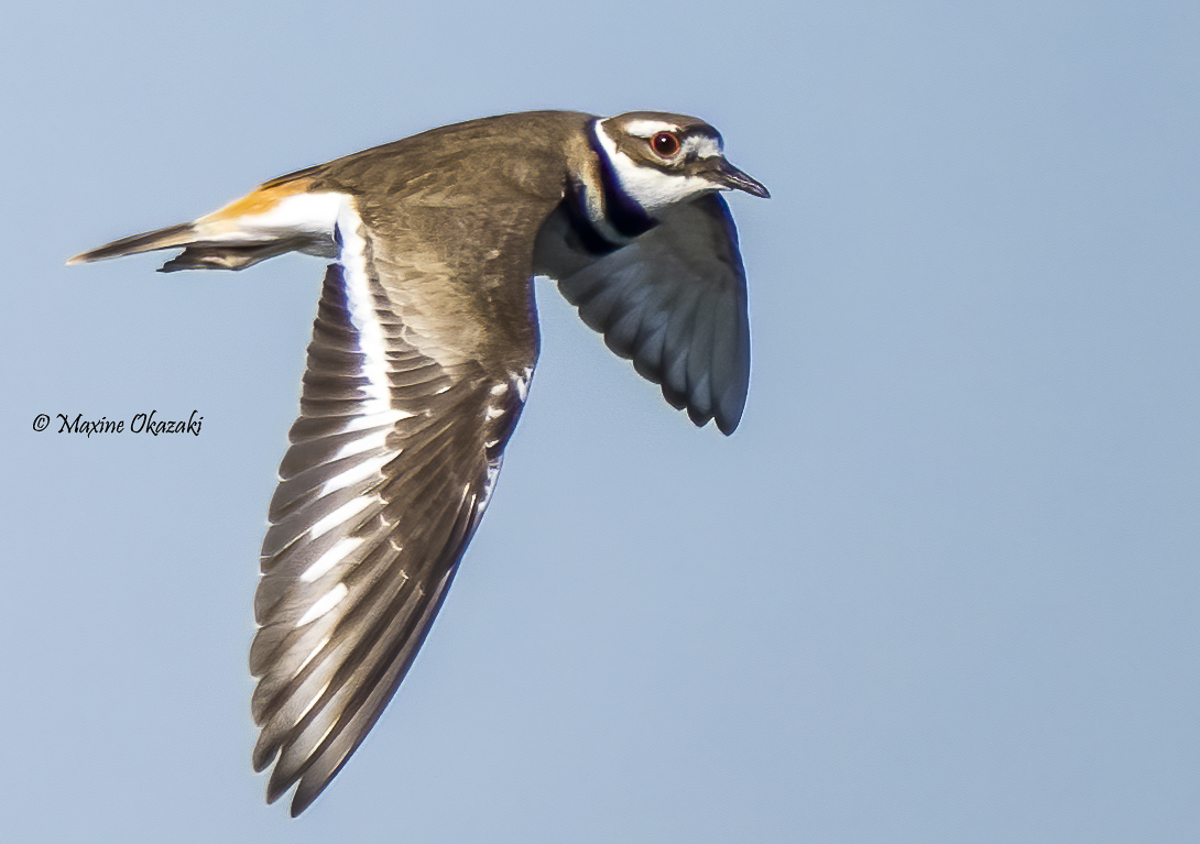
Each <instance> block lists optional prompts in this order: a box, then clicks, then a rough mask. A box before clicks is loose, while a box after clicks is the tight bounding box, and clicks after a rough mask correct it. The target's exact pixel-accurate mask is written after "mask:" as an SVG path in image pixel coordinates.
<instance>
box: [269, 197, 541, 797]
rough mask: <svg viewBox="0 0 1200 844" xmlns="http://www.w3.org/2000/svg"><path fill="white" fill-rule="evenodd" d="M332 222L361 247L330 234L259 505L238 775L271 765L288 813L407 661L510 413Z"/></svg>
mask: <svg viewBox="0 0 1200 844" xmlns="http://www.w3.org/2000/svg"><path fill="white" fill-rule="evenodd" d="M339 224H340V225H346V226H351V227H353V229H352V231H350V234H353V233H354V232H357V233H358V234H359V235H360V236H359V237H358V238H355V237H353V236H349V237H345V238H344V241H345V244H347V245H344V246H343V247H342V253H341V255H340V256H339V263H337V264H333V265H331V266H330V267H329V269H328V271H327V273H326V277H325V283H324V286H323V289H322V295H321V302H320V305H319V307H318V312H317V318H316V320H315V322H314V326H313V340H312V343H311V344H310V346H309V351H308V368H307V371H306V373H305V376H304V379H303V394H302V397H301V402H300V408H301V409H300V417H299V418H298V419H297V420H296V423H295V424H294V425H293V426H292V429H291V432H290V434H289V439H290V440H291V445H290V447H289V449H288V451H287V454H286V455H285V456H284V458H283V461H282V463H281V466H280V472H279V473H280V482H279V487H278V488H277V490H276V492H275V495H274V497H273V499H272V501H271V507H270V511H269V514H270V521H271V526H270V528H269V529H268V531H267V535H266V538H265V539H264V542H263V551H262V566H261V568H262V579H261V581H260V583H259V588H258V592H257V594H256V596H255V616H256V619H257V621H258V623H259V630H258V633H257V635H256V636H255V639H254V643H253V645H252V647H251V652H250V668H251V671H252V672H253V673H254V675H255V676H256V677H258V678H259V679H258V685H257V687H256V689H255V692H254V695H253V698H252V702H251V711H252V714H253V716H254V719H255V722H256V723H257V724H258V725H259V727H260V735H259V739H258V742H257V744H256V746H255V749H254V754H253V761H254V766H255V768H256V770H264V769H265V768H267V767H269V766H271V765H272V764H274V768H273V770H272V771H271V776H270V779H269V782H268V786H267V799H268V800H269V801H274V800H276V799H278V798H279V797H280V796H281V795H282V794H284V793H285V792H286V791H287V790H288V789H290V788H291V787H292V786H294V785H295V786H297V787H296V791H295V794H294V796H293V800H292V814H293V815H296V814H299V813H300V812H302V811H303V810H304V809H305V808H306V807H307V806H308V805H309V804H310V803H311V802H312V800H313V799H315V798H316V796H317V795H318V794H320V792H321V791H322V790H323V789H324V788H325V787H326V785H328V783H329V781H330V780H331V779H332V778H333V776H334V775H335V774H336V773H337V771H338V770H340V768H341V766H342V765H344V764H345V762H346V760H347V759H348V758H349V757H350V755H351V754H352V753H353V752H354V750H355V748H357V747H358V745H359V744H360V743H361V742H362V740H363V738H364V737H365V736H366V734H367V732H368V731H369V730H370V728H371V726H372V725H373V724H374V723H375V721H376V719H377V718H378V717H379V714H380V713H381V712H382V710H383V708H384V707H385V706H386V705H387V703H388V701H389V700H390V699H391V697H392V695H393V694H394V692H395V690H396V688H397V687H398V686H399V684H400V681H401V680H402V679H403V677H404V674H405V673H406V672H407V670H408V668H409V666H410V665H411V663H412V660H413V658H414V657H415V655H416V652H417V650H418V648H419V647H420V645H421V642H422V641H423V640H424V638H425V636H426V634H427V633H428V631H429V627H430V625H431V624H432V622H433V619H434V617H435V616H436V614H437V611H438V608H439V607H440V606H441V602H442V600H443V598H444V596H445V592H446V588H447V587H448V586H449V584H450V582H451V581H452V579H453V577H454V572H455V570H456V568H457V565H458V560H459V558H460V556H461V554H462V551H463V549H464V548H465V546H466V544H467V542H468V541H469V540H470V538H471V534H472V533H473V531H474V529H475V526H476V525H477V524H478V521H479V516H480V515H481V513H482V510H483V507H484V506H485V505H486V502H487V496H488V493H489V491H490V488H491V483H492V480H493V478H494V475H495V472H496V470H497V469H498V467H499V456H498V448H497V446H502V445H503V442H504V440H505V439H506V438H507V435H508V433H509V432H510V431H511V430H512V425H513V423H514V421H515V416H516V415H517V414H519V412H520V407H521V398H520V395H519V390H518V389H517V386H516V380H515V378H516V374H515V373H509V372H507V371H506V370H504V371H502V370H498V369H496V368H495V367H493V368H492V369H491V370H489V369H487V368H486V367H485V366H484V364H483V362H479V361H475V360H466V361H463V360H456V361H454V362H452V363H447V362H443V361H441V360H439V359H438V357H437V351H436V350H435V349H434V348H433V347H432V346H431V347H430V348H429V349H423V348H421V347H420V346H419V345H418V344H419V342H420V341H419V340H414V339H412V338H410V337H408V335H407V333H406V332H405V330H404V326H403V325H402V324H401V321H400V320H399V319H397V318H396V316H395V315H394V314H393V313H392V310H391V308H392V306H391V303H390V301H389V300H388V298H387V295H386V291H385V288H384V286H383V281H382V280H381V279H380V278H379V275H378V274H379V272H380V271H381V266H382V265H380V266H376V265H375V263H373V261H372V259H371V257H370V255H371V254H372V252H371V248H370V240H371V232H370V231H368V230H367V229H366V227H365V226H363V224H362V223H361V221H359V220H357V219H356V218H352V219H344V220H339ZM345 233H346V232H343V234H345ZM386 268H387V271H388V272H392V273H403V271H404V268H403V267H402V266H398V265H397V264H395V262H390V263H388V264H387V265H386ZM387 281H388V283H394V284H402V283H403V279H402V278H395V279H392V278H390V277H389V278H388V279H387ZM532 354H533V349H530V350H529V355H530V359H529V361H528V365H530V366H531V365H532ZM524 374H525V373H524V372H522V373H521V375H522V376H524ZM297 784H298V785H297Z"/></svg>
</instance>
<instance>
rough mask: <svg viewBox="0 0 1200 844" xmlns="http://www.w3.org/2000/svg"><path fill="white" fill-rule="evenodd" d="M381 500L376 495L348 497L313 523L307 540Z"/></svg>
mask: <svg viewBox="0 0 1200 844" xmlns="http://www.w3.org/2000/svg"><path fill="white" fill-rule="evenodd" d="M381 501H382V499H381V498H380V497H379V496H377V495H360V496H359V497H358V498H352V499H350V500H349V501H347V502H346V503H345V504H343V505H342V506H341V507H339V508H337V509H336V510H334V511H333V512H332V513H330V514H329V515H328V516H326V517H325V518H323V519H321V520H320V521H318V522H316V523H314V524H313V526H312V527H310V528H309V529H308V537H309V540H310V541H311V540H313V539H316V538H318V537H320V536H322V535H324V534H326V533H328V532H329V531H331V530H333V529H334V528H335V527H337V526H338V525H340V524H342V523H343V522H348V521H350V519H352V518H354V517H355V516H357V515H358V514H359V513H361V512H362V511H363V510H365V509H366V508H367V506H368V505H371V504H378V503H380V502H381Z"/></svg>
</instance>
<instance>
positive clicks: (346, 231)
mask: <svg viewBox="0 0 1200 844" xmlns="http://www.w3.org/2000/svg"><path fill="white" fill-rule="evenodd" d="M361 227H362V218H360V217H359V216H358V211H357V210H356V209H355V207H354V200H353V199H352V198H351V197H346V198H345V199H344V200H343V202H342V207H341V209H340V210H339V211H338V218H337V230H338V234H339V235H340V236H341V238H342V248H341V252H340V255H339V263H341V265H342V270H343V278H344V280H345V283H346V303H347V305H348V306H349V311H350V321H351V323H352V324H353V325H354V328H355V329H356V330H357V332H358V345H359V348H360V349H361V350H362V353H363V367H362V372H363V375H365V376H366V378H367V381H368V382H369V386H368V387H367V388H366V392H367V396H368V397H367V400H366V402H365V403H364V406H363V413H364V414H365V415H367V416H375V415H376V414H379V415H380V416H381V417H382V416H384V415H391V414H394V413H395V412H396V411H395V410H394V409H393V408H392V406H391V390H390V382H389V379H388V363H387V344H386V341H385V340H384V337H383V329H382V328H381V327H380V325H379V314H378V313H377V312H376V310H375V301H374V295H373V294H372V292H371V280H370V276H369V274H368V273H367V256H366V248H367V242H366V240H364V239H363V236H362V233H361V232H360V230H359V229H360V228H361ZM381 421H382V420H381ZM389 421H393V420H389Z"/></svg>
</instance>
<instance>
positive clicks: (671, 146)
mask: <svg viewBox="0 0 1200 844" xmlns="http://www.w3.org/2000/svg"><path fill="white" fill-rule="evenodd" d="M650 149H652V150H654V153H655V154H656V155H658V156H660V157H662V158H673V157H674V156H675V155H676V154H677V153H678V152H679V138H677V137H676V136H675V135H674V134H672V133H671V132H659V133H658V134H657V135H655V136H654V137H653V138H651V139H650Z"/></svg>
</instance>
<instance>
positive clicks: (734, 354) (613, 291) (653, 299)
mask: <svg viewBox="0 0 1200 844" xmlns="http://www.w3.org/2000/svg"><path fill="white" fill-rule="evenodd" d="M551 274H552V275H554V272H553V268H551ZM555 277H557V278H558V279H559V281H558V286H559V289H560V290H561V291H562V292H563V295H565V296H566V297H567V299H568V300H569V301H570V302H571V303H572V304H573V305H575V306H576V307H577V308H578V309H579V315H580V316H581V317H583V320H584V322H586V323H587V324H588V325H590V326H591V327H592V328H594V329H596V330H597V331H600V332H603V334H604V339H605V342H606V343H607V344H608V346H609V348H611V349H612V350H613V351H614V352H616V353H617V354H618V355H620V356H621V357H624V358H632V360H633V365H634V367H635V368H636V369H637V371H638V372H639V373H640V374H641V375H642V376H643V377H645V378H647V379H649V380H650V381H653V382H655V383H657V384H661V385H662V391H663V395H664V396H665V397H666V399H667V401H669V402H670V403H671V404H672V405H673V406H674V407H676V408H679V409H683V408H686V409H687V413H688V416H690V417H691V419H692V421H693V422H695V423H696V424H697V425H703V424H705V423H706V422H708V421H709V420H710V419H716V422H717V427H718V428H719V429H720V430H721V431H722V432H723V433H725V434H730V433H732V432H733V430H734V429H735V428H736V427H737V425H738V421H739V420H740V419H741V416H742V408H743V407H744V406H745V404H746V392H747V389H748V387H749V382H750V326H749V319H748V316H747V305H746V273H745V270H744V269H743V267H742V258H741V254H740V253H739V251H738V243H737V230H736V229H735V227H734V224H733V217H732V216H731V215H730V213H729V207H728V205H726V203H725V200H724V199H723V198H721V196H720V195H718V194H708V195H706V196H702V197H701V198H699V199H697V200H695V201H693V202H690V203H687V204H684V205H680V206H676V207H675V208H673V209H672V210H671V211H669V212H667V213H666V214H664V216H663V218H662V220H661V222H660V224H659V225H658V226H656V227H654V228H653V229H651V230H650V231H648V232H647V233H646V234H643V235H642V236H641V237H639V238H637V239H636V240H635V241H633V242H632V243H630V244H629V245H628V246H624V247H622V248H620V249H617V250H616V251H614V252H611V253H609V254H607V255H604V256H602V257H599V258H596V259H594V260H590V262H587V263H584V264H583V266H582V267H578V268H574V269H572V270H571V271H569V272H566V273H562V274H557V275H556V276H555Z"/></svg>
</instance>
